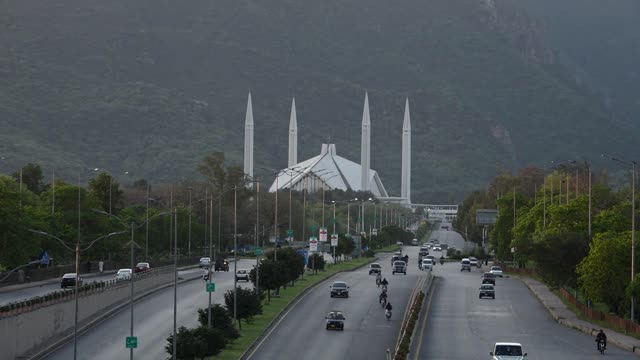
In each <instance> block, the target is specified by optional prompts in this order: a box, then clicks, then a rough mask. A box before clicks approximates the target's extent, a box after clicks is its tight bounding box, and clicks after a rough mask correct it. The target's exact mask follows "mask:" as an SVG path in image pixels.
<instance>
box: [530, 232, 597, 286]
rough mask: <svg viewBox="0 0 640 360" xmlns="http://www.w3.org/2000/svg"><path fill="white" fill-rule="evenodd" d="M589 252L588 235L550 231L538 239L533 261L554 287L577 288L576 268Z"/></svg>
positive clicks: (544, 277)
mask: <svg viewBox="0 0 640 360" xmlns="http://www.w3.org/2000/svg"><path fill="white" fill-rule="evenodd" d="M588 252H589V239H588V237H587V234H583V233H579V232H574V231H570V230H566V229H563V230H548V231H545V232H543V233H541V234H540V235H538V236H537V237H536V239H535V240H534V244H533V255H532V257H533V260H534V261H535V262H536V263H537V264H538V267H537V270H538V273H539V274H540V275H541V276H542V278H543V279H544V280H545V281H546V282H547V283H548V284H550V285H552V286H563V285H568V286H571V287H574V288H575V287H576V286H577V284H578V275H577V274H576V266H577V265H578V264H579V263H580V261H582V259H584V257H585V256H587V254H588Z"/></svg>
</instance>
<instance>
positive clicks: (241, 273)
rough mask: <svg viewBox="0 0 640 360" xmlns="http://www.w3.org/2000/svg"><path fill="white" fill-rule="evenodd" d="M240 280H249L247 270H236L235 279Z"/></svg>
mask: <svg viewBox="0 0 640 360" xmlns="http://www.w3.org/2000/svg"><path fill="white" fill-rule="evenodd" d="M240 280H244V281H247V282H248V281H249V270H247V269H239V270H238V271H236V281H240Z"/></svg>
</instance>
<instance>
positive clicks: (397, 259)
mask: <svg viewBox="0 0 640 360" xmlns="http://www.w3.org/2000/svg"><path fill="white" fill-rule="evenodd" d="M402 260H404V258H403V257H402V256H400V255H393V256H392V257H391V266H393V263H394V262H396V261H402Z"/></svg>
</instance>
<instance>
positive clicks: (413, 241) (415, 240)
mask: <svg viewBox="0 0 640 360" xmlns="http://www.w3.org/2000/svg"><path fill="white" fill-rule="evenodd" d="M418 245H420V243H419V242H418V239H413V240H411V246H418Z"/></svg>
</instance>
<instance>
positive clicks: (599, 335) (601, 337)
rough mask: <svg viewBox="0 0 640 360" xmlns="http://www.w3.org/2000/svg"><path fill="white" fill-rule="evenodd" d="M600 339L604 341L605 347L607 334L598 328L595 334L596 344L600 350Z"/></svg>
mask: <svg viewBox="0 0 640 360" xmlns="http://www.w3.org/2000/svg"><path fill="white" fill-rule="evenodd" d="M600 341H604V348H605V349H606V348H607V335H605V333H604V331H602V329H600V332H598V335H596V344H598V350H600Z"/></svg>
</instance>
